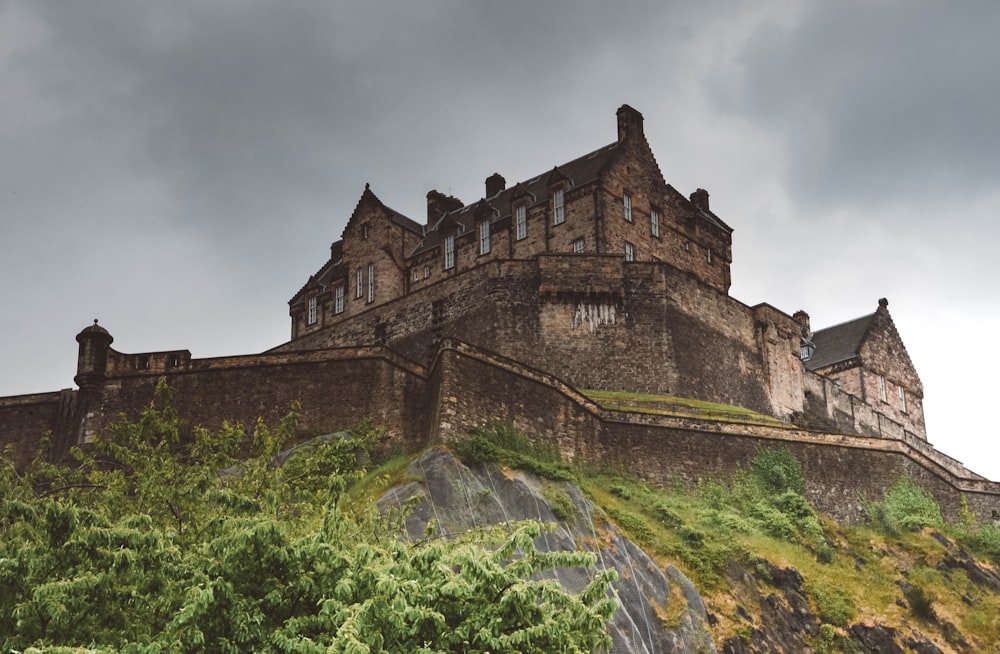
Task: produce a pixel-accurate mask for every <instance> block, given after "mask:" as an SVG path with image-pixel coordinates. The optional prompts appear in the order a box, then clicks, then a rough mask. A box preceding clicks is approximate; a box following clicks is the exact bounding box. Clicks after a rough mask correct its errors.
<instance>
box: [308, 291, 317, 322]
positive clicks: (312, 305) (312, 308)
mask: <svg viewBox="0 0 1000 654" xmlns="http://www.w3.org/2000/svg"><path fill="white" fill-rule="evenodd" d="M316 314H317V311H316V298H315V297H311V298H309V316H308V317H307V318H306V323H307V324H309V325H315V324H316V320H317V317H316Z"/></svg>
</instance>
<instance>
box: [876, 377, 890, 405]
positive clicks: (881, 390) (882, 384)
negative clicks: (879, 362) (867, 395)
mask: <svg viewBox="0 0 1000 654" xmlns="http://www.w3.org/2000/svg"><path fill="white" fill-rule="evenodd" d="M878 395H879V397H880V398H882V401H883V402H888V401H889V398H888V396H887V395H886V392H885V377H883V376H882V375H879V376H878Z"/></svg>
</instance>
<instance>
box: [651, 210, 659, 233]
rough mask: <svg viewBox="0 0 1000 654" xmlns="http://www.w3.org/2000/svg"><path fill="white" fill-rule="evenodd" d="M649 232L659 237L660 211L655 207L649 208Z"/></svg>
mask: <svg viewBox="0 0 1000 654" xmlns="http://www.w3.org/2000/svg"><path fill="white" fill-rule="evenodd" d="M649 233H650V234H652V235H653V236H654V237H656V238H660V212H658V211H657V210H656V209H650V210H649Z"/></svg>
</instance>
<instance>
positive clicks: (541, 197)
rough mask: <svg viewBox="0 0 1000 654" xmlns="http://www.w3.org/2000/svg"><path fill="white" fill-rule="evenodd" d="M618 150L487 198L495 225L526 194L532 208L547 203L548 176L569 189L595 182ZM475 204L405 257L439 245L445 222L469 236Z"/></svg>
mask: <svg viewBox="0 0 1000 654" xmlns="http://www.w3.org/2000/svg"><path fill="white" fill-rule="evenodd" d="M620 147H621V144H620V143H619V142H617V141H615V142H614V143H611V144H609V145H605V146H604V147H601V148H598V149H597V150H594V151H593V152H588V153H587V154H585V155H583V156H582V157H579V158H577V159H574V160H573V161H570V162H569V163H565V164H562V165H560V166H556V167H555V169H553V170H549V171H546V172H544V173H540V174H538V175H535V176H534V177H532V178H531V179H529V180H527V181H524V182H518V183H516V184H513V185H512V186H510V187H508V188H506V189H504V190H503V191H500V192H499V193H497V194H496V195H494V196H493V197H491V198H487V199H488V200H489V204H490V206H492V207H493V209H494V210H495V211H496V217H495V218H494V222H496V221H497V220H502V219H504V218H507V217H509V216H510V215H511V213H512V211H513V208H512V207H513V204H514V200H516V199H521V198H523V197H525V194H526V193H527V194H530V195H528V196H527V197H531V198H533V200H532V201H531V202H530V205H532V206H533V205H536V204H539V203H540V202H547V201H548V198H549V190H548V187H549V184H550V182H551V176H552V174H553V173H554V172H557V174H558V175H559V176H560V178H564V179H566V180H567V181H568V182H569V183H570V185H571V186H581V185H583V184H587V183H590V182H592V181H594V180H596V179H597V178H598V175H599V174H600V172H601V169H602V168H604V166H605V165H606V164H607V163H608V162H609V161H610V160H611V157H612V156H614V154H615V153H616V152H617V151H618V149H619V148H620ZM478 204H479V203H478V202H473V203H472V204H469V205H466V206H464V207H462V208H461V209H457V210H455V211H452V212H449V213H447V214H445V216H444V217H442V219H441V220H439V221H438V222H437V223H436V224H434V225H432V226H431V227H430V228H428V230H427V234H426V236H425V238H424V239H423V240H422V241H421V242H420V243H418V244H417V246H416V247H415V248H414V249H413V251H412V252H410V253H409V254H408V256H413V255H415V254H420V253H421V252H426V251H428V250H433V249H434V248H436V247H438V246H439V245H440V244H441V240H442V239H441V233H440V231H439V229H438V226H439V225H441V224H442V221H444V220H445V218H448V219H450V220H452V221H454V222H455V223H457V224H458V225H459V226H460V229H459V233H460V234H461V233H467V232H471V231H472V228H473V226H474V225H473V223H474V222H475V218H476V207H477V206H478Z"/></svg>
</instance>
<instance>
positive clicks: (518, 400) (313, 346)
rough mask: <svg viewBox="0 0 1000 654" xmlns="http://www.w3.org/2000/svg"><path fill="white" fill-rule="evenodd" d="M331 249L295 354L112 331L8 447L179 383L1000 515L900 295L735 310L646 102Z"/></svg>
mask: <svg viewBox="0 0 1000 654" xmlns="http://www.w3.org/2000/svg"><path fill="white" fill-rule="evenodd" d="M329 255H330V256H329V259H328V260H327V261H326V262H325V263H323V264H322V265H321V266H320V267H319V269H318V270H317V272H316V273H315V274H314V275H312V276H310V277H309V279H308V280H307V281H306V283H305V284H304V285H303V286H302V288H301V289H300V290H299V291H298V292H297V293H295V295H294V296H293V297H292V299H291V300H290V302H289V312H290V317H291V339H290V340H289V341H288V342H287V343H284V344H282V345H279V346H277V347H275V348H273V349H271V350H268V351H266V352H264V353H261V354H256V355H243V356H233V357H221V358H212V359H193V358H192V357H191V354H190V352H188V351H187V350H176V351H165V352H149V353H141V354H125V353H120V352H117V351H115V350H114V349H112V348H111V344H112V342H113V338H112V337H111V335H110V334H109V333H108V332H107V331H106V330H105V329H104V328H103V327H101V326H100V325H98V324H97V323H96V321H95V324H94V325H91V326H89V327H87V328H86V329H84V330H83V331H82V332H80V334H78V335H77V341H78V342H79V344H80V348H79V358H78V374H77V375H76V377H75V378H74V380H75V381H76V383H77V385H78V386H79V390H75V391H74V390H64V391H60V392H57V393H47V394H38V395H30V396H16V397H10V398H0V442H3V443H13V444H15V445H16V446H17V448H18V452H19V453H25V454H23V455H22V456H23V457H27V456H29V454H27V453H30V452H31V451H32V450H33V449H34V448H33V446H32V444H33V441H34V440H37V438H38V437H39V435H40V434H42V433H43V432H45V431H51V432H52V433H53V435H54V437H55V441H56V443H57V445H58V447H57V451H59V450H60V449H61V450H65V448H66V447H68V446H69V445H71V444H75V443H82V442H87V441H89V440H91V439H92V438H93V437H94V436H95V435H96V434H97V433H99V432H100V430H101V429H102V428H103V427H104V426H106V425H107V424H108V422H109V421H111V420H113V419H115V418H116V417H117V415H118V414H119V413H120V412H125V413H135V412H137V411H138V410H139V409H140V408H141V407H142V406H145V405H146V404H148V403H149V401H150V399H151V397H152V391H153V387H154V385H155V382H156V380H157V379H158V378H159V377H161V376H165V377H166V378H167V380H168V382H169V383H170V384H171V385H172V386H173V387H175V388H176V390H177V392H176V404H177V405H178V409H179V411H180V412H181V415H185V416H188V417H189V419H190V420H191V421H192V422H197V423H202V424H206V425H209V426H210V425H214V424H218V423H219V422H221V421H222V420H223V419H226V420H230V421H236V422H242V423H243V424H252V422H253V421H254V420H255V419H256V418H257V417H258V416H262V417H264V418H265V419H268V420H274V419H276V418H277V417H278V416H280V415H281V414H283V413H284V412H285V411H287V409H288V407H289V405H290V404H291V402H292V401H295V400H298V401H300V402H301V403H302V406H303V408H304V413H303V418H302V425H303V428H304V429H307V430H321V429H335V428H340V427H344V426H345V425H348V424H351V423H353V422H355V421H357V420H359V419H361V418H362V417H370V418H371V419H372V420H373V421H375V422H377V423H379V424H383V425H385V426H386V427H387V429H388V431H389V433H390V434H392V436H393V437H394V438H395V439H397V441H398V442H400V443H402V444H404V445H405V446H408V447H413V448H416V447H420V446H422V445H424V444H426V443H427V442H435V441H448V440H451V439H455V438H459V437H461V436H462V435H463V434H464V433H466V432H467V431H468V429H469V428H471V427H474V426H477V425H482V424H486V423H488V422H490V421H492V420H496V419H500V420H506V421H509V422H512V423H513V424H514V425H515V426H517V427H518V428H519V429H521V430H522V431H524V432H525V433H528V434H529V435H531V436H533V437H535V438H543V439H548V440H549V441H550V442H552V443H553V444H555V445H557V446H558V447H559V449H560V450H561V452H562V453H563V454H564V456H566V457H567V458H570V459H575V460H585V461H592V462H600V463H604V464H607V465H615V466H622V467H625V468H627V469H630V470H632V471H633V472H635V473H637V474H639V475H641V476H644V477H646V478H648V479H650V480H651V481H653V482H658V483H663V482H667V481H669V480H676V479H682V480H686V481H691V482H693V481H696V480H697V479H698V478H700V477H703V476H712V475H722V474H727V473H729V472H731V471H732V470H734V469H735V468H736V467H738V466H739V465H741V464H743V463H745V462H746V461H748V460H749V459H750V458H752V456H753V453H754V451H755V449H756V448H757V447H759V446H761V445H768V444H774V443H781V444H784V445H785V446H787V447H789V448H790V449H792V450H793V452H794V453H795V454H796V456H798V457H799V459H800V460H801V461H802V463H803V467H804V469H805V472H806V475H807V478H809V479H810V484H811V487H810V489H809V493H810V495H811V496H812V498H813V500H814V501H815V502H816V503H817V505H818V506H819V507H820V508H821V509H823V510H825V511H827V512H829V513H831V514H833V515H835V516H838V517H842V518H845V519H853V518H857V517H858V515H859V513H860V501H861V498H862V497H864V496H868V497H878V496H880V494H881V492H882V491H883V490H884V489H885V488H887V487H888V486H889V485H891V484H892V483H893V482H894V481H895V479H896V478H898V477H899V476H901V475H907V476H910V477H912V478H913V479H914V480H915V481H917V482H918V483H920V484H922V485H923V486H924V487H925V488H926V489H927V490H929V491H930V492H932V493H933V494H934V495H935V497H937V498H938V500H939V502H940V503H941V504H942V508H943V509H944V511H945V513H946V514H947V515H952V516H954V515H956V514H957V511H958V507H959V506H960V503H961V500H962V498H964V499H965V500H966V501H967V502H968V504H969V506H971V507H972V508H973V509H974V510H975V511H976V512H977V513H978V514H980V515H981V516H982V517H990V516H993V515H996V511H997V510H998V509H1000V484H996V483H994V482H990V481H988V480H986V479H984V478H982V477H980V476H978V475H976V474H974V473H972V472H971V471H969V470H967V469H966V468H965V467H964V466H963V465H962V464H961V463H959V462H958V461H955V460H953V459H951V458H949V457H947V456H945V455H944V454H942V453H940V452H938V451H937V450H936V449H934V448H933V447H932V446H931V445H930V444H929V443H928V442H927V434H926V430H925V427H924V419H923V407H922V401H923V389H922V386H921V383H920V379H919V377H918V375H917V372H916V370H915V369H914V366H913V364H912V362H911V361H910V359H909V357H908V355H907V353H906V348H905V347H904V345H903V342H902V339H901V338H900V336H899V333H898V332H897V330H896V327H895V325H894V324H893V321H892V318H891V316H890V314H889V311H888V302H887V301H885V300H880V301H879V303H878V306H877V308H876V309H875V311H874V312H873V313H872V314H870V315H867V316H864V317H861V318H858V319H855V320H851V321H849V322H845V323H843V324H841V325H837V326H834V327H830V328H828V329H823V330H820V331H817V332H812V331H811V326H810V322H809V316H808V315H807V314H806V313H805V312H802V311H799V312H797V313H795V314H794V315H788V314H787V313H785V312H783V311H781V310H779V309H777V308H774V307H772V306H770V305H767V304H758V305H756V306H748V305H745V304H743V303H742V302H740V301H739V300H737V299H735V298H733V297H731V296H730V295H729V288H730V279H731V278H730V265H731V263H732V229H731V228H730V227H729V226H728V225H727V224H726V223H725V222H724V221H723V220H722V219H721V218H720V217H719V216H717V215H716V214H715V213H713V212H712V210H711V208H710V205H709V194H708V192H707V191H705V190H703V189H697V190H695V191H694V192H693V193H691V194H690V195H689V196H685V195H683V194H681V193H680V192H678V191H677V190H675V189H674V188H673V187H672V186H670V185H669V184H667V182H666V181H665V180H664V178H663V175H662V173H661V172H660V169H659V166H658V164H657V162H656V159H655V157H654V155H653V153H652V151H651V149H650V147H649V144H648V142H647V140H646V138H645V135H644V132H643V116H642V115H641V114H640V113H639V112H638V111H636V110H635V109H633V108H632V107H629V106H628V105H624V106H622V107H621V108H620V109H619V110H618V112H617V139H616V140H615V141H614V142H612V143H610V144H608V145H605V146H603V147H600V148H598V149H596V150H594V151H592V152H590V153H588V154H585V155H583V156H581V157H579V158H577V159H574V160H573V161H570V162H567V163H564V164H561V165H557V166H555V167H553V168H552V169H551V170H550V171H548V172H545V173H542V174H539V175H537V176H535V177H532V178H531V179H528V180H525V181H522V182H518V183H516V184H514V185H512V186H509V187H508V185H507V182H506V180H505V179H504V178H503V177H502V176H501V175H500V174H497V173H494V174H493V175H491V176H490V177H488V178H487V179H486V181H485V189H484V197H483V198H482V199H480V200H479V201H477V202H474V203H471V204H468V205H466V204H464V203H463V202H462V201H460V200H459V199H457V198H454V197H451V196H448V195H445V194H442V193H440V192H438V191H434V190H432V191H430V192H429V193H428V194H427V216H426V219H425V221H424V222H417V221H415V220H412V219H411V218H408V217H406V216H404V215H402V214H400V213H399V212H397V211H394V210H393V209H391V208H389V207H388V206H386V205H385V204H383V202H382V201H381V200H380V199H379V198H378V197H377V196H376V195H375V193H374V192H373V191H372V189H371V188H370V187H369V186H368V185H366V186H365V189H364V191H363V193H362V194H361V198H360V199H359V201H358V203H357V205H356V207H355V209H354V211H353V213H352V215H351V217H350V220H349V221H348V223H347V225H346V227H345V228H344V231H343V234H342V236H341V239H340V240H338V241H336V242H334V243H333V244H332V245H331V247H330V252H329ZM719 405H729V406H731V407H733V410H731V411H727V410H726V409H724V408H719Z"/></svg>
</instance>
